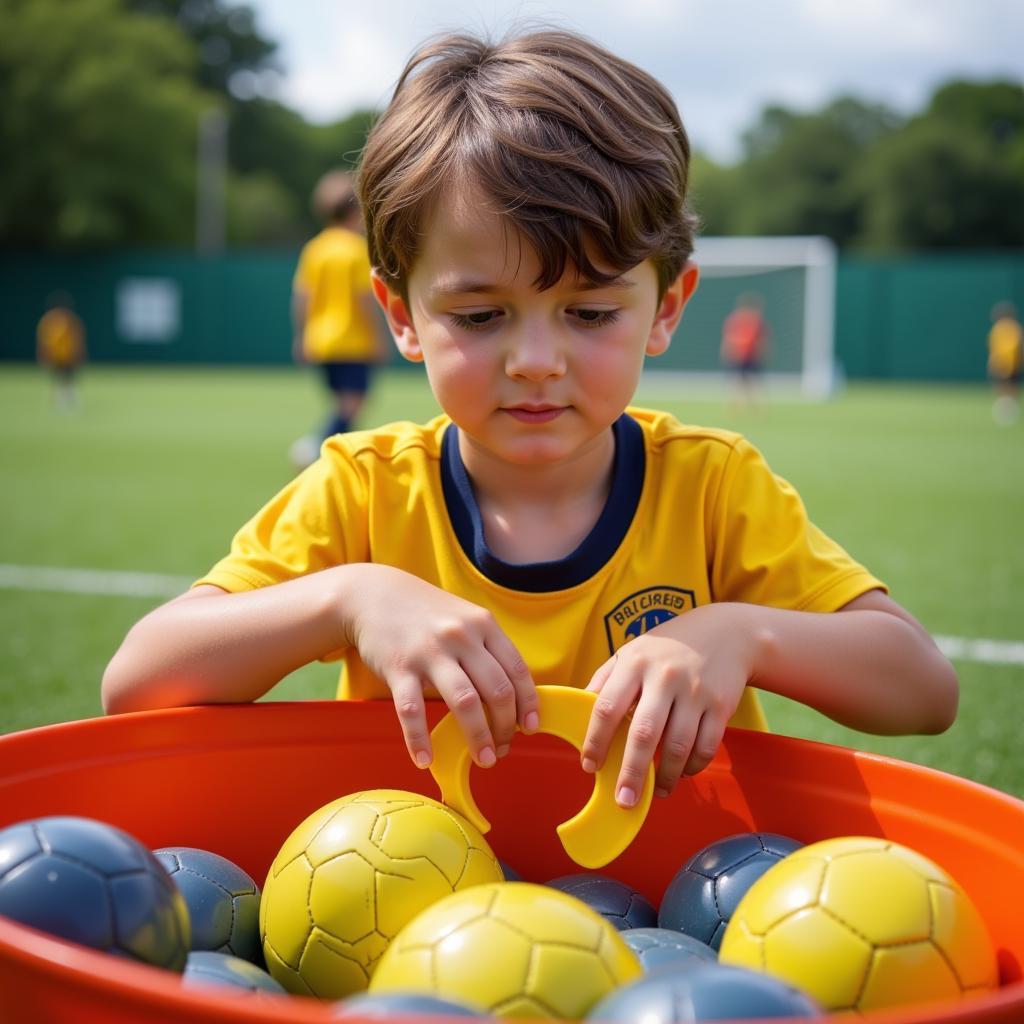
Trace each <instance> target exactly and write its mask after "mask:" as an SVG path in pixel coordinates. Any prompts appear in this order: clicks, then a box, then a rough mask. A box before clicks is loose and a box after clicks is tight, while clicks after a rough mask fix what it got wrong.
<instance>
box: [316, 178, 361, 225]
mask: <svg viewBox="0 0 1024 1024" xmlns="http://www.w3.org/2000/svg"><path fill="white" fill-rule="evenodd" d="M312 206H313V212H314V213H315V214H316V216H317V217H319V218H320V219H321V220H325V221H327V222H328V223H337V222H339V221H344V220H346V219H347V218H348V216H349V215H350V214H352V213H354V212H355V211H356V209H358V206H359V200H358V197H357V196H356V188H355V182H354V181H353V179H352V175H351V174H349V173H348V172H347V171H339V170H334V171H328V172H327V173H326V174H325V175H324V176H323V177H322V178H320V180H319V181H318V182H317V183H316V187H315V188H314V189H313V199H312Z"/></svg>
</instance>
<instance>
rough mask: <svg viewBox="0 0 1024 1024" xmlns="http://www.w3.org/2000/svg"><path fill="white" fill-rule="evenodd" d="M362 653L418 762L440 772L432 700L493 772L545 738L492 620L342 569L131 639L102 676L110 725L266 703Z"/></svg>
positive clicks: (524, 681) (418, 589)
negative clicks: (525, 739) (131, 715)
mask: <svg viewBox="0 0 1024 1024" xmlns="http://www.w3.org/2000/svg"><path fill="white" fill-rule="evenodd" d="M349 646H354V647H355V648H356V649H357V650H358V652H359V655H360V657H361V658H362V660H363V661H364V662H365V663H366V665H367V667H368V668H369V669H370V670H371V671H372V672H374V673H375V674H376V675H377V676H379V677H380V678H381V679H382V680H384V682H385V683H386V684H387V686H388V687H389V689H390V690H391V692H392V696H393V698H394V702H395V709H396V711H397V713H398V719H399V722H400V723H401V726H402V731H403V733H404V735H405V741H406V746H407V747H408V749H409V754H410V756H411V757H412V759H413V760H414V761H415V763H416V764H418V765H419V766H420V767H426V766H427V765H428V764H429V763H430V760H431V757H432V752H431V748H430V733H429V728H428V724H427V717H426V706H425V703H424V691H425V690H426V691H431V690H435V691H436V692H437V694H438V695H439V696H440V697H441V698H442V699H443V700H444V701H445V703H446V704H447V705H448V706H449V708H451V710H452V711H453V712H454V714H455V716H456V718H457V719H458V721H459V724H460V725H461V727H462V731H463V733H464V734H465V735H466V738H467V740H468V743H469V748H470V752H471V754H472V755H473V758H474V760H475V761H476V762H477V763H478V764H480V765H482V766H484V767H487V766H489V765H491V764H493V763H494V761H495V758H496V756H500V755H501V754H502V753H504V751H505V749H507V747H508V744H509V742H510V741H511V739H512V735H513V733H514V732H515V728H516V724H517V722H518V723H519V724H520V725H521V726H522V727H523V728H524V730H525V731H527V732H533V731H534V730H535V729H536V728H537V724H538V723H537V695H536V690H535V688H534V684H533V681H532V679H531V678H530V674H529V671H528V669H527V668H526V665H525V663H524V661H523V659H522V657H521V656H520V654H519V652H518V651H517V650H516V648H515V647H514V646H513V644H512V642H511V641H510V640H509V639H508V637H507V636H506V635H505V633H504V632H503V631H502V629H501V628H500V627H499V626H498V624H497V622H496V621H495V620H494V618H493V616H492V615H491V614H490V613H489V612H487V611H486V610H485V609H483V608H480V607H479V606H477V605H474V604H472V603H470V602H468V601H464V600H463V599H462V598H459V597H456V596H455V595H453V594H449V593H446V592H445V591H443V590H441V589H439V588H438V587H435V586H433V585H432V584H429V583H427V582H425V581H424V580H421V579H419V578H418V577H415V576H413V575H411V574H410V573H406V572H403V571H402V570H400V569H394V568H391V567H390V566H385V565H374V564H353V565H342V566H335V567H333V568H330V569H325V570H323V571H321V572H316V573H311V574H309V575H307V576H301V577H298V578H297V579H293V580H289V581H287V582H285V583H278V584H275V585H273V586H268V587H263V588H261V589H258V590H251V591H245V592H242V593H237V594H229V593H226V592H225V591H223V590H221V589H220V588H218V587H213V586H199V587H196V588H195V589H194V590H191V591H189V592H188V593H187V594H184V595H182V596H181V597H178V598H175V599H174V600H173V601H170V602H168V603H167V604H165V605H162V606H161V607H160V608H157V609H156V610H155V611H153V612H151V613H150V614H149V615H147V616H146V617H145V618H143V619H142V620H141V621H139V622H138V623H137V624H136V625H135V626H134V627H133V628H132V629H131V630H130V631H129V633H128V635H127V636H126V637H125V640H124V642H123V643H122V645H121V647H120V649H119V650H118V651H117V653H116V654H115V655H114V657H113V659H112V660H111V662H110V664H109V665H108V666H107V670H106V672H105V673H104V676H103V686H102V695H103V706H104V709H105V710H106V711H107V712H108V713H111V714H116V713H120V712H125V711H142V710H147V709H152V708H166V707H182V706H187V705H192V704H226V703H237V702H243V701H252V700H256V699H257V698H258V697H261V696H262V695H263V694H265V693H266V692H267V691H268V690H269V689H270V688H271V687H272V686H274V685H275V684H276V683H277V682H279V681H280V680H281V679H282V678H284V676H286V675H288V673H289V672H292V671H294V670H295V669H297V668H300V667H301V666H302V665H305V664H308V663H309V662H312V661H316V660H317V659H320V658H323V657H326V656H327V655H330V654H331V653H333V652H336V651H338V650H340V649H342V648H345V647H349Z"/></svg>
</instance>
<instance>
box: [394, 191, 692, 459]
mask: <svg viewBox="0 0 1024 1024" xmlns="http://www.w3.org/2000/svg"><path fill="white" fill-rule="evenodd" d="M452 191H453V192H456V191H457V190H452ZM598 266H601V264H600V263H598ZM602 269H603V268H602ZM539 270H540V263H539V260H538V258H537V256H536V254H535V253H534V252H533V250H532V249H531V248H530V246H529V245H528V244H527V243H526V242H525V241H524V240H523V239H522V238H521V237H520V236H519V235H518V234H517V233H516V232H515V231H514V230H513V229H511V228H510V227H509V226H508V223H507V222H506V221H504V220H503V219H502V218H501V217H499V216H498V215H497V214H495V213H493V212H490V211H489V210H488V203H487V201H486V199H484V198H483V196H482V195H480V194H478V193H476V192H475V191H470V192H466V191H463V192H462V193H461V194H457V195H452V196H451V197H449V198H446V199H441V200H440V201H439V202H438V203H437V204H436V206H435V208H434V211H433V214H432V216H431V217H430V218H429V219H428V222H427V223H426V224H425V225H424V231H423V246H422V251H421V253H420V255H419V257H418V258H417V261H416V264H415V266H414V267H413V270H412V272H411V274H410V275H409V279H408V287H407V294H408V301H407V302H406V301H403V300H402V299H401V298H400V297H399V296H398V295H396V294H395V293H394V292H391V291H389V290H388V289H387V287H386V286H385V285H384V284H383V282H381V281H379V280H375V283H374V287H375V291H376V293H377V297H378V299H379V300H380V302H381V305H382V306H383V307H384V309H385V312H386V314H387V316H388V320H389V323H390V325H391V329H392V332H393V333H394V335H395V341H396V343H397V345H398V348H399V350H400V351H401V353H402V355H404V356H405V357H406V358H407V359H410V360H413V361H420V360H422V361H423V362H424V363H425V364H426V370H427V375H428V377H429V380H430V384H431V387H432V389H433V391H434V394H435V396H436V397H437V400H438V402H439V403H440V405H441V407H442V408H443V409H444V410H445V412H447V413H448V415H449V416H451V418H452V420H453V421H454V422H455V423H456V424H457V426H458V427H459V429H460V431H461V432H462V434H463V440H464V442H465V443H468V444H469V445H471V446H472V448H473V450H474V451H475V452H482V453H485V454H486V455H488V456H490V457H496V458H498V459H500V460H502V461H506V462H510V463H514V464H518V465H544V464H552V463H558V462H560V461H562V460H566V459H571V458H572V457H573V456H574V455H578V454H582V453H583V452H585V451H586V450H588V448H592V447H593V446H594V444H595V442H598V443H602V444H603V443H607V437H606V432H607V430H608V428H609V427H610V425H611V424H612V423H613V422H614V421H615V420H616V419H617V418H618V417H619V415H621V413H622V411H623V409H625V407H626V406H627V405H628V404H629V402H630V401H631V399H632V397H633V393H634V391H635V389H636V385H637V382H638V379H639V376H640V371H641V369H642V367H643V361H644V356H645V355H658V354H660V353H661V352H664V351H665V349H666V348H668V344H669V340H670V338H671V335H672V330H673V329H674V327H675V325H676V323H677V322H678V320H679V316H680V315H681V313H682V309H683V305H684V304H685V302H686V300H687V299H688V298H689V295H690V294H691V293H692V291H693V288H694V287H695V286H696V280H697V271H696V268H695V267H693V266H688V267H687V269H685V270H684V271H683V274H682V275H681V276H680V278H679V280H678V281H677V282H675V284H673V286H672V287H670V288H669V290H668V292H667V293H666V295H665V296H664V297H663V298H662V300H661V301H660V302H659V300H658V283H657V274H656V271H655V268H654V265H653V264H652V263H651V262H650V261H649V260H646V261H644V262H643V263H641V264H639V265H637V266H635V267H633V268H632V269H630V270H628V271H626V272H625V273H623V274H622V275H620V276H619V277H618V278H617V279H616V280H615V281H613V282H612V283H611V284H607V285H600V286H595V285H594V284H591V283H587V282H584V281H581V280H580V279H579V278H578V277H577V276H576V275H575V272H574V268H572V267H569V268H568V269H567V272H566V274H565V275H564V276H563V277H562V279H561V280H560V281H558V282H557V283H556V284H555V285H554V286H553V287H551V288H549V289H547V290H545V291H538V290H537V289H536V288H535V287H534V285H533V283H532V282H533V281H534V279H535V278H536V277H537V275H538V272H539ZM463 454H464V456H465V455H466V451H465V448H464V450H463Z"/></svg>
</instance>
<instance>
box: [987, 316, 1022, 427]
mask: <svg viewBox="0 0 1024 1024" xmlns="http://www.w3.org/2000/svg"><path fill="white" fill-rule="evenodd" d="M1022 365H1024V328H1022V327H1021V324H1020V321H1019V320H1018V319H1017V308H1016V307H1015V306H1014V305H1013V303H1012V302H997V303H996V304H995V305H994V306H993V307H992V329H991V330H990V331H989V332H988V375H989V377H990V378H991V380H992V386H993V387H994V388H995V402H994V404H993V406H992V416H993V417H994V418H995V421H996V423H999V424H1002V425H1003V426H1009V424H1011V423H1013V421H1014V420H1016V418H1017V413H1018V411H1019V408H1020V376H1021V368H1022Z"/></svg>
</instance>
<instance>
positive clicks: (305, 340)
mask: <svg viewBox="0 0 1024 1024" xmlns="http://www.w3.org/2000/svg"><path fill="white" fill-rule="evenodd" d="M313 208H314V210H315V212H316V214H317V216H318V218H320V220H322V221H323V222H324V224H325V227H324V229H323V230H322V231H321V232H320V234H318V235H317V236H316V237H315V238H313V239H312V240H310V241H309V242H308V243H307V244H306V245H305V247H304V248H303V250H302V253H301V255H300V257H299V265H298V269H297V270H296V272H295V279H294V282H293V284H292V324H293V327H294V337H293V342H292V351H293V355H294V357H295V359H296V361H297V362H303V363H314V364H317V365H319V366H320V367H321V370H322V373H323V375H324V380H325V382H326V384H327V387H328V389H329V391H330V393H331V398H332V404H331V411H330V415H329V416H328V419H327V422H326V423H325V424H324V427H323V429H322V431H321V432H320V435H319V436H310V437H303V438H300V439H299V440H298V441H296V442H295V444H294V445H292V449H291V453H290V454H291V459H292V462H293V463H294V464H295V466H296V468H299V469H302V468H304V467H305V466H307V465H309V463H311V462H313V461H314V460H315V459H316V457H317V455H318V454H319V452H320V443H321V441H323V440H324V439H326V438H328V437H331V436H332V435H333V434H344V433H345V432H347V431H348V430H349V429H351V426H352V424H353V422H354V421H355V419H356V417H357V416H358V415H359V412H360V410H361V409H362V407H363V403H364V401H365V399H366V393H367V390H368V389H369V386H370V375H371V371H372V368H373V365H374V364H375V363H379V362H382V361H383V360H384V359H385V358H387V353H388V352H389V351H390V344H389V339H388V338H387V336H386V332H385V329H384V322H383V319H382V318H381V316H380V313H379V311H378V308H377V303H376V301H375V300H374V297H373V291H372V289H371V287H370V260H369V257H368V255H367V251H366V240H365V238H364V237H363V219H362V215H361V214H360V212H359V202H358V200H357V199H356V194H355V189H354V187H353V183H352V178H351V176H350V175H348V174H346V173H345V172H344V171H330V172H328V173H327V174H325V175H324V176H323V177H322V178H321V179H320V181H319V182H318V183H317V186H316V189H315V190H314V192H313Z"/></svg>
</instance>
